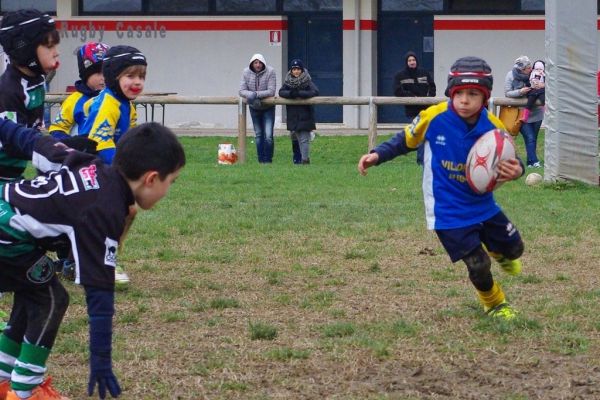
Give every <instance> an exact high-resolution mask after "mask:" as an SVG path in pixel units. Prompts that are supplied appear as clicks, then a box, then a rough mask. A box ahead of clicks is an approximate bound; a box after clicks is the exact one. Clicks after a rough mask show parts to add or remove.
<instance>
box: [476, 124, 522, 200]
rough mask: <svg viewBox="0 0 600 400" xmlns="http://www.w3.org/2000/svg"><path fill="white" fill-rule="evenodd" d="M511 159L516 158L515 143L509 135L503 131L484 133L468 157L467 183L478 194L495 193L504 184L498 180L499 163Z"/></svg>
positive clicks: (496, 130) (493, 130)
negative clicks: (497, 168)
mask: <svg viewBox="0 0 600 400" xmlns="http://www.w3.org/2000/svg"><path fill="white" fill-rule="evenodd" d="M511 158H515V143H514V142H513V139H512V136H511V135H510V134H509V133H507V132H505V131H503V130H501V129H492V130H491V131H488V132H486V133H484V134H483V135H482V136H481V137H480V138H479V139H477V141H476V142H475V144H474V145H473V147H471V150H470V151H469V155H468V156H467V164H466V166H465V174H466V177H467V183H468V184H469V186H470V187H471V189H473V191H474V192H475V193H478V194H483V193H488V192H491V191H493V190H494V189H496V188H498V187H499V186H500V185H501V184H502V182H498V180H497V178H498V171H497V170H496V167H497V166H498V162H500V161H501V160H507V159H511Z"/></svg>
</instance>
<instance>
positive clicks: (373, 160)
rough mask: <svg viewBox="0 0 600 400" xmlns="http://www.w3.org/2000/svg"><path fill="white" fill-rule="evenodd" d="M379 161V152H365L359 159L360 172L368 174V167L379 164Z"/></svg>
mask: <svg viewBox="0 0 600 400" xmlns="http://www.w3.org/2000/svg"><path fill="white" fill-rule="evenodd" d="M377 161H379V154H377V153H369V154H365V155H364V156H362V157H361V158H360V160H358V172H360V174H361V175H367V168H369V167H372V166H373V165H377Z"/></svg>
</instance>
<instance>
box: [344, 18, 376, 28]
mask: <svg viewBox="0 0 600 400" xmlns="http://www.w3.org/2000/svg"><path fill="white" fill-rule="evenodd" d="M354 26H355V24H354V20H353V19H345V20H343V21H342V29H343V30H345V31H353V30H354ZM360 30H361V31H376V30H377V21H374V20H372V19H361V20H360Z"/></svg>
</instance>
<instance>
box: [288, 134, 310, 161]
mask: <svg viewBox="0 0 600 400" xmlns="http://www.w3.org/2000/svg"><path fill="white" fill-rule="evenodd" d="M294 139H296V141H297V142H298V149H299V150H300V160H301V162H306V161H310V131H296V132H292V143H293V140H294Z"/></svg>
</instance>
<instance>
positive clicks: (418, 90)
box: [394, 51, 435, 165]
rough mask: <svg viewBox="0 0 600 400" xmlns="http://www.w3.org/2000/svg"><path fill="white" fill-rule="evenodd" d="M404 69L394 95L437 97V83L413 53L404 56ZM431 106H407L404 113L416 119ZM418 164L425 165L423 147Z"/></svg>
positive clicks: (399, 73)
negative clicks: (420, 65)
mask: <svg viewBox="0 0 600 400" xmlns="http://www.w3.org/2000/svg"><path fill="white" fill-rule="evenodd" d="M404 60H405V63H404V64H405V65H404V69H403V70H402V71H400V72H398V73H397V74H396V76H395V77H394V95H395V96H397V97H435V82H434V81H433V78H432V77H431V74H430V73H429V72H427V71H425V70H424V69H423V68H419V60H418V59H417V55H416V54H415V52H413V51H409V52H408V53H406V55H405V56H404ZM427 107H429V106H405V107H404V113H405V114H406V116H407V117H408V118H410V119H414V118H415V117H416V116H417V115H419V113H420V112H421V110H424V109H426V108H427ZM417 164H419V165H423V146H422V145H421V146H419V147H418V148H417Z"/></svg>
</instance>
